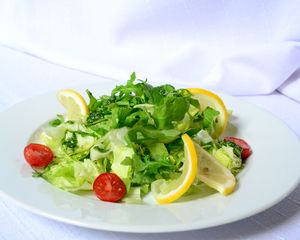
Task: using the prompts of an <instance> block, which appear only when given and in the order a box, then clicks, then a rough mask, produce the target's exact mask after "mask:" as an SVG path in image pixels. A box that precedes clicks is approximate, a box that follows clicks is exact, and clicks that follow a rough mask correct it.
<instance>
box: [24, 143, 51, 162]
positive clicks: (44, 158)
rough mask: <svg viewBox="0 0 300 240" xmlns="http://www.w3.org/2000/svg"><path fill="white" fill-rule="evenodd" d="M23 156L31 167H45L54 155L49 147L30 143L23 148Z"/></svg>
mask: <svg viewBox="0 0 300 240" xmlns="http://www.w3.org/2000/svg"><path fill="white" fill-rule="evenodd" d="M24 157H25V159H26V161H27V162H28V163H29V164H30V165H31V166H32V167H46V166H47V165H48V164H49V163H50V162H51V161H52V159H53V157H54V155H53V152H52V151H51V149H50V148H48V147H47V146H45V145H42V144H38V143H30V144H28V145H27V146H26V147H25V148H24Z"/></svg>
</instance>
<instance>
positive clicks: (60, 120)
mask: <svg viewBox="0 0 300 240" xmlns="http://www.w3.org/2000/svg"><path fill="white" fill-rule="evenodd" d="M64 121H65V120H64V116H63V115H60V114H57V118H56V119H54V120H52V121H50V122H49V125H50V126H51V127H57V126H59V125H60V124H62V123H63V122H64Z"/></svg>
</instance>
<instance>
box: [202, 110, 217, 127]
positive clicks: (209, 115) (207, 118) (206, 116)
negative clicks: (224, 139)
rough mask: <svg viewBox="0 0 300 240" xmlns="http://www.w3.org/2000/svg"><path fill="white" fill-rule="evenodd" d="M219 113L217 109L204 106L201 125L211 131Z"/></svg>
mask: <svg viewBox="0 0 300 240" xmlns="http://www.w3.org/2000/svg"><path fill="white" fill-rule="evenodd" d="M219 114H220V113H219V112H218V111H216V110H214V109H213V108H211V107H206V108H205V109H204V111H203V112H202V116H203V126H204V128H205V129H207V130H208V132H209V133H212V131H213V130H214V125H215V122H216V119H217V117H218V115H219Z"/></svg>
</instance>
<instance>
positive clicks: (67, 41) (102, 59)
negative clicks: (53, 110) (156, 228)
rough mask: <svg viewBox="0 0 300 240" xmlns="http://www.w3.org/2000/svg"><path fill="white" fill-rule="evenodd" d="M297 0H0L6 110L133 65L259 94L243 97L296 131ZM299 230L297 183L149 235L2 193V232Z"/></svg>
mask: <svg viewBox="0 0 300 240" xmlns="http://www.w3.org/2000/svg"><path fill="white" fill-rule="evenodd" d="M299 8H300V1H296V0H289V1H280V0H273V1H271V0H269V1H268V0H263V1H241V0H228V1H227V0H226V1H209V0H199V1H196V0H174V1H171V0H166V1H158V0H152V1H150V0H148V1H137V0H129V1H121V0H115V1H110V2H108V1H106V2H104V1H92V0H44V1H38V0H22V1H18V0H0V45H1V46H2V47H0V111H4V110H5V109H6V108H8V107H10V106H12V105H13V104H15V103H17V102H19V101H22V100H24V99H26V98H29V97H31V96H34V95H37V94H40V93H43V92H48V91H50V90H54V89H59V88H65V87H69V86H74V85H82V84H89V83H94V82H101V80H102V79H103V78H101V77H100V76H104V77H106V78H109V79H111V80H112V81H117V80H121V81H123V80H125V79H127V78H128V76H129V74H130V73H131V72H132V71H136V72H137V74H138V76H140V77H141V78H145V77H149V79H150V80H151V82H158V83H162V82H168V83H182V82H185V83H187V82H188V83H189V85H190V86H198V87H206V88H212V89H215V90H219V91H222V92H226V93H229V94H234V95H253V96H243V97H239V98H242V99H245V100H246V101H250V102H253V103H255V104H257V105H259V106H261V107H263V108H265V109H266V110H268V111H270V112H272V113H273V114H274V115H275V116H277V117H278V118H280V119H281V120H283V121H284V122H285V123H286V124H287V125H288V126H289V127H290V128H291V129H292V130H293V131H294V132H295V133H296V134H297V135H298V137H300V125H299V122H300V103H299V102H300V70H299V67H300V50H299V49H300V26H299V23H300V14H299V13H298V12H299ZM15 50H16V51H15ZM24 53H25V54H24ZM29 55H31V56H29ZM41 59H43V60H45V61H42V60H41ZM51 63H52V64H51ZM59 65H61V66H64V67H61V66H59ZM72 69H79V70H80V71H76V70H72ZM88 73H90V74H88ZM299 236H300V186H298V187H297V189H296V190H295V191H294V192H293V193H292V194H291V195H290V196H288V197H287V198H286V199H285V200H284V201H282V202H280V203H279V204H277V205H276V206H274V207H272V208H271V209H269V210H267V211H265V212H263V213H260V214H258V215H255V216H253V217H251V218H248V219H245V220H242V221H239V222H236V223H232V224H228V225H224V226H220V227H216V228H211V229H206V230H200V231H192V232H186V233H174V234H151V235H144V234H123V233H111V232H102V231H94V230H88V229H83V228H78V227H75V226H70V225H66V224H62V223H58V222H55V221H52V220H48V219H46V218H43V217H39V216H36V215H34V214H31V213H29V212H27V211H24V210H22V209H20V208H19V207H17V206H15V205H14V204H12V203H11V202H9V201H8V200H7V199H5V198H3V199H2V198H1V199H0V239H1V240H2V239H4V240H8V239H29V240H33V239H63V240H64V239H146V240H147V239H155V240H156V239H157V240H160V239H292V240H293V239H298V238H299Z"/></svg>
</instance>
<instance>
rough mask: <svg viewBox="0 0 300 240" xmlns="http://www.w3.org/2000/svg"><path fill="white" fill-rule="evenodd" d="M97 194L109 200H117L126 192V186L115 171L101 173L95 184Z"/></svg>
mask: <svg viewBox="0 0 300 240" xmlns="http://www.w3.org/2000/svg"><path fill="white" fill-rule="evenodd" d="M93 189H94V192H95V193H96V196H97V197H98V198H99V199H100V200H102V201H107V202H117V201H119V200H120V199H122V198H123V197H124V196H125V194H126V187H125V184H124V183H123V181H122V180H121V178H119V176H118V175H117V174H114V173H102V174H100V175H99V176H98V177H97V178H96V180H95V181H94V184H93Z"/></svg>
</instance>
